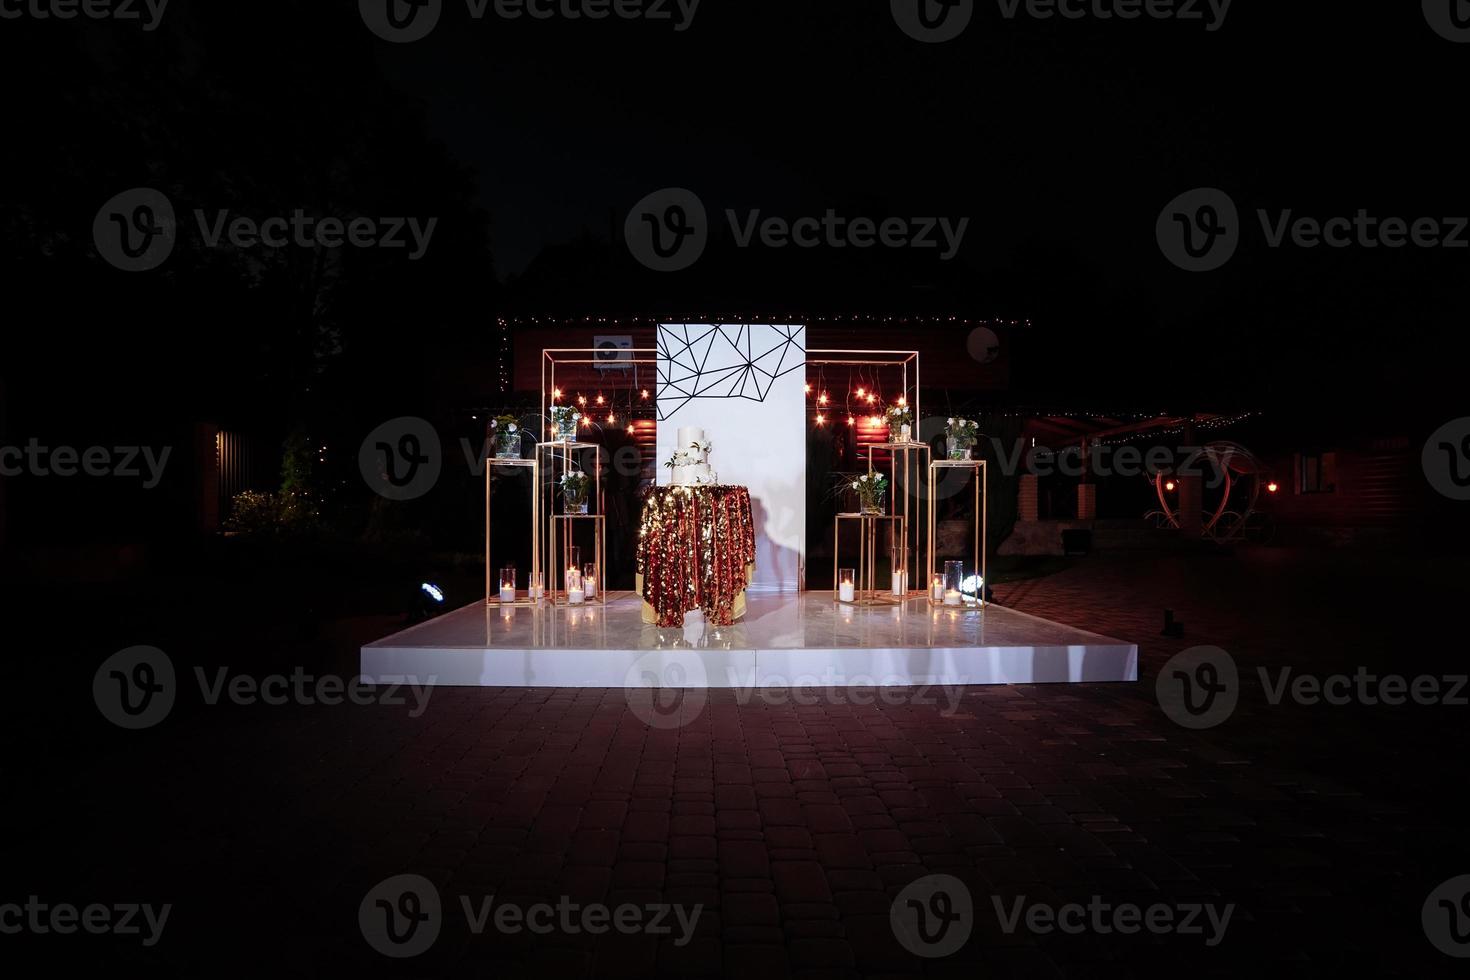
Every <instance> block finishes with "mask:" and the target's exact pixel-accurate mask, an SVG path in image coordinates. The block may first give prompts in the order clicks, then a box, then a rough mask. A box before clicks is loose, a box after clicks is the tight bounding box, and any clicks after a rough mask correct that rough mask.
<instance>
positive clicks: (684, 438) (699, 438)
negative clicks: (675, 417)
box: [678, 425, 704, 455]
mask: <svg viewBox="0 0 1470 980" xmlns="http://www.w3.org/2000/svg"><path fill="white" fill-rule="evenodd" d="M678 438H679V448H680V449H681V450H683V451H684V452H688V451H690V449H693V448H694V447H695V446H696V445H699V446H703V445H704V430H703V429H701V428H699V427H698V426H694V425H687V426H683V427H681V428H680V429H679V437H678ZM694 451H695V452H698V453H700V454H701V455H702V454H703V450H700V449H695V450H694Z"/></svg>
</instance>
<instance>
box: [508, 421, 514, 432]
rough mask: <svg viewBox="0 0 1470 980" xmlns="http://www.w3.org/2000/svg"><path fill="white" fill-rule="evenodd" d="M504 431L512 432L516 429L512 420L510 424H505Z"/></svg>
mask: <svg viewBox="0 0 1470 980" xmlns="http://www.w3.org/2000/svg"><path fill="white" fill-rule="evenodd" d="M505 431H506V432H514V431H516V424H515V423H514V422H512V423H511V424H510V425H507V426H506V427H505Z"/></svg>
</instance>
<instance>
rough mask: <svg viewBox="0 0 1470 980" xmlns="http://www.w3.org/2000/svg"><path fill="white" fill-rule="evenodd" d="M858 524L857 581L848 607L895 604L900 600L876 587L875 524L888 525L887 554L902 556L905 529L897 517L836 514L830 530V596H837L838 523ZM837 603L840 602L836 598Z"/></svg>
mask: <svg viewBox="0 0 1470 980" xmlns="http://www.w3.org/2000/svg"><path fill="white" fill-rule="evenodd" d="M843 521H857V522H858V564H857V581H856V582H855V583H854V595H853V600H852V602H851V603H850V605H857V606H888V605H898V604H900V603H902V602H903V601H904V599H902V598H899V597H897V596H895V595H893V592H892V589H891V588H890V589H879V588H878V525H879V524H884V523H886V524H887V525H888V549H889V550H888V553H889V554H890V555H898V554H902V553H903V542H905V541H907V540H908V533H907V531H908V528H907V526H906V523H905V519H904V517H903V515H901V514H838V515H837V520H836V522H835V523H834V526H833V528H832V595H833V598H836V597H837V596H838V594H839V593H838V581H837V569H838V566H839V565H841V563H842V562H841V558H842V552H841V540H842V522H843ZM838 601H839V602H840V601H842V600H840V599H838Z"/></svg>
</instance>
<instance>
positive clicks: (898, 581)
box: [893, 568, 908, 599]
mask: <svg viewBox="0 0 1470 980" xmlns="http://www.w3.org/2000/svg"><path fill="white" fill-rule="evenodd" d="M907 578H908V574H907V573H906V572H905V571H904V570H903V569H902V568H895V569H894V570H893V594H894V595H895V596H897V597H899V598H900V599H902V598H903V597H904V596H905V595H907V594H908V588H907V585H908V583H907V582H906V581H905V580H906V579H907Z"/></svg>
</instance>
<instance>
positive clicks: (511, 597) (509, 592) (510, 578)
mask: <svg viewBox="0 0 1470 980" xmlns="http://www.w3.org/2000/svg"><path fill="white" fill-rule="evenodd" d="M500 601H501V602H515V601H516V570H515V569H514V568H502V569H501V570H500Z"/></svg>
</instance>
